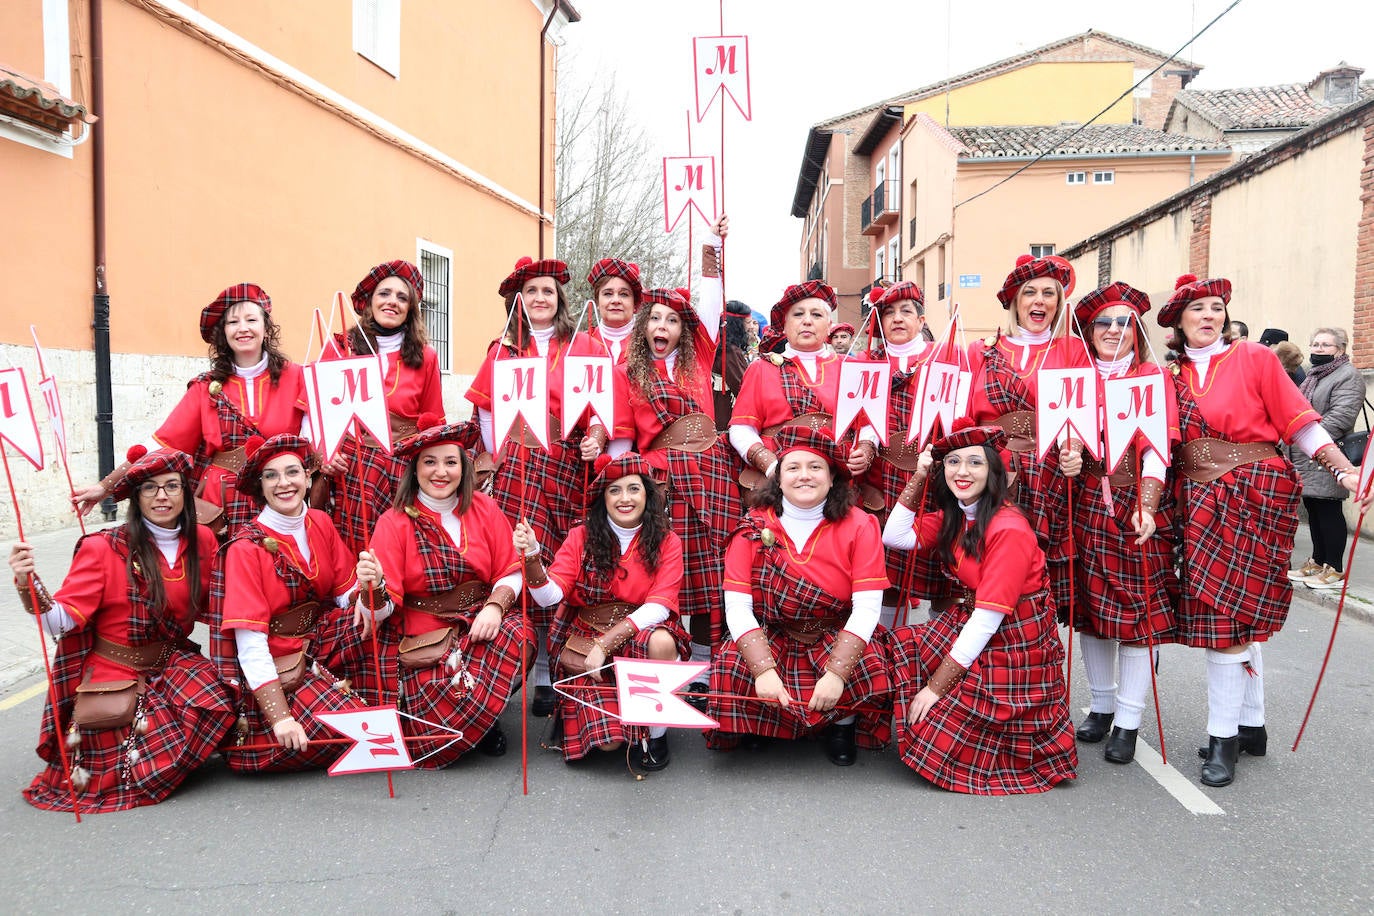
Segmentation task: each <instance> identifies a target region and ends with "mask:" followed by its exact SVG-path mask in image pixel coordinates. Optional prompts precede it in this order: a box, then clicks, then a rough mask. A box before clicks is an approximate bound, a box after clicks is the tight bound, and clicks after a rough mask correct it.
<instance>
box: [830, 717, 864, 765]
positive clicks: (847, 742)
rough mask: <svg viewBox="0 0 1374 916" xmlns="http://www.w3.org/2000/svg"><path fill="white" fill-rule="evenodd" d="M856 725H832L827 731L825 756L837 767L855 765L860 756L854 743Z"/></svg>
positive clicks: (851, 723)
mask: <svg viewBox="0 0 1374 916" xmlns="http://www.w3.org/2000/svg"><path fill="white" fill-rule="evenodd" d="M854 725H855V723H853V722H850V723H848V724H846V725H832V726H830V728H828V729H827V730H826V732H825V756H826V757H827V758H829V760H830V762H831V763H833V764H835V766H837V767H847V766H853V765H854V761H855V760H857V759H858V758H859V752H858V747H857V746H856V745H855V743H854Z"/></svg>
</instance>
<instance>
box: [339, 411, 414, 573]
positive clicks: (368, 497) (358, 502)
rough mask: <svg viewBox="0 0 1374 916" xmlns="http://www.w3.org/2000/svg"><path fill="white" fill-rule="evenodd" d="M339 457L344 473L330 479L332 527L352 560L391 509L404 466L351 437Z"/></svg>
mask: <svg viewBox="0 0 1374 916" xmlns="http://www.w3.org/2000/svg"><path fill="white" fill-rule="evenodd" d="M339 453H340V454H341V455H344V456H345V457H346V459H347V461H348V470H347V471H345V472H344V473H342V474H336V475H334V477H332V478H330V482H331V486H330V490H331V492H332V494H333V515H334V527H336V528H338V529H339V536H340V537H342V538H343V542H344V543H345V544H347V545H348V549H349V550H351V551H352V552H353V554H354V555H355V556H356V555H357V553H358V551H360V550H366V549H367V542H368V541H369V540H371V538H372V526H373V525H375V524H377V519H379V518H381V517H382V513H383V512H385V511H386V510H387V509H389V508H391V500H392V497H393V496H394V495H395V493H396V486H397V485H398V484H399V483H400V480H401V476H402V475H403V474H404V473H405V472H406V464H405V462H403V461H400V460H399V459H397V458H395V457H393V456H391V455H388V454H387V453H386V452H385V451H384V450H383V449H382V447H381V446H380V445H369V444H367V443H366V442H360V441H359V440H358V439H356V438H352V437H350V438H348V439H346V440H344V443H343V446H342V447H341V448H340V449H339Z"/></svg>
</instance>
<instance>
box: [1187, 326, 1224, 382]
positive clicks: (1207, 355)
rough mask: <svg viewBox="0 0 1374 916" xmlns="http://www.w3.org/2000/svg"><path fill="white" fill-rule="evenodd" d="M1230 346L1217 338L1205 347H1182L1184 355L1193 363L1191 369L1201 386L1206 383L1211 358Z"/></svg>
mask: <svg viewBox="0 0 1374 916" xmlns="http://www.w3.org/2000/svg"><path fill="white" fill-rule="evenodd" d="M1228 346H1230V345H1229V344H1228V343H1227V342H1226V341H1225V339H1223V338H1221V337H1218V338H1217V339H1216V340H1214V341H1212V342H1211V343H1209V344H1208V345H1207V346H1205V347H1190V346H1187V345H1186V344H1185V345H1184V347H1183V352H1184V354H1186V355H1187V357H1188V359H1190V360H1192V362H1193V369H1194V370H1195V371H1196V372H1197V381H1198V384H1199V385H1201V384H1203V383H1205V382H1206V381H1207V369H1208V367H1209V366H1211V364H1212V357H1213V356H1216V355H1217V354H1218V353H1222V352H1224V351H1225V350H1226V348H1227V347H1228Z"/></svg>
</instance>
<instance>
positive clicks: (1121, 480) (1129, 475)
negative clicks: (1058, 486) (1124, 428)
mask: <svg viewBox="0 0 1374 916" xmlns="http://www.w3.org/2000/svg"><path fill="white" fill-rule="evenodd" d="M1135 455H1136V450H1135V447H1134V446H1132V447H1131V448H1130V449H1129V450H1128V451H1127V452H1126V454H1125V456H1124V457H1122V459H1121V463H1120V464H1118V465H1117V466H1116V470H1115V471H1113V472H1112V473H1111V474H1110V475H1106V476H1107V483H1108V484H1109V485H1111V486H1113V487H1118V488H1119V487H1133V486H1135V485H1136V483H1137V479H1136V476H1135V460H1136V459H1135ZM1105 470H1107V468H1106V465H1104V464H1103V463H1102V462H1101V461H1099V460H1098V459H1096V458H1094V457H1093V456H1092V455H1089V454H1088V453H1087V452H1084V453H1083V477H1084V478H1085V479H1086V482H1087V484H1088V486H1090V487H1099V486H1101V485H1102V477H1103V476H1104V475H1103V473H1102V472H1103V471H1105Z"/></svg>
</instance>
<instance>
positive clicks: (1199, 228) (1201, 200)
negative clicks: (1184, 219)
mask: <svg viewBox="0 0 1374 916" xmlns="http://www.w3.org/2000/svg"><path fill="white" fill-rule="evenodd" d="M1189 211H1190V215H1191V216H1192V219H1193V233H1192V237H1191V238H1190V239H1189V241H1188V272H1189V273H1193V274H1197V275H1198V276H1199V277H1206V276H1207V267H1208V264H1209V263H1210V260H1211V249H1212V198H1211V195H1208V194H1200V195H1198V196H1197V197H1195V198H1194V199H1193V202H1192V204H1191V206H1190V208H1189Z"/></svg>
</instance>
